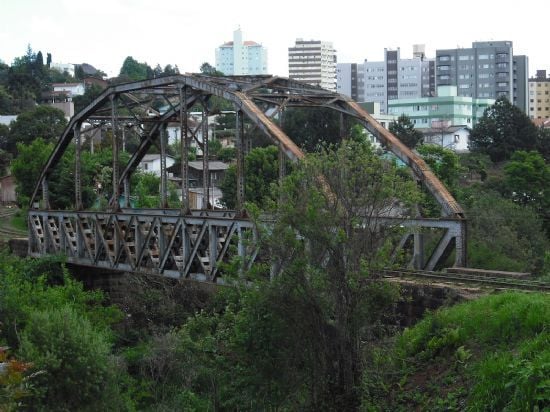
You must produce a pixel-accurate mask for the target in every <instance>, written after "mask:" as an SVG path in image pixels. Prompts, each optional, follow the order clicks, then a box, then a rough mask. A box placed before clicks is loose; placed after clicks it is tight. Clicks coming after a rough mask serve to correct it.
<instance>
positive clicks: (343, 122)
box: [340, 113, 346, 139]
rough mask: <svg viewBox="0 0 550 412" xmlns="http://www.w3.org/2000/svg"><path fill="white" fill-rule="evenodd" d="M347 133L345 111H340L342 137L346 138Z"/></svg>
mask: <svg viewBox="0 0 550 412" xmlns="http://www.w3.org/2000/svg"><path fill="white" fill-rule="evenodd" d="M345 134H346V121H345V119H344V113H340V138H341V139H343V138H345V137H346V136H345Z"/></svg>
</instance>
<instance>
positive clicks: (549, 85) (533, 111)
mask: <svg viewBox="0 0 550 412" xmlns="http://www.w3.org/2000/svg"><path fill="white" fill-rule="evenodd" d="M529 117H530V118H531V119H550V77H547V76H546V70H537V75H536V76H535V77H533V78H530V79H529Z"/></svg>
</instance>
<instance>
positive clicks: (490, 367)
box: [363, 292, 550, 411]
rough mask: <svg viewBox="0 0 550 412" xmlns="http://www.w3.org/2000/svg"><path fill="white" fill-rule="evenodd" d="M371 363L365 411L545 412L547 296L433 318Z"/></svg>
mask: <svg viewBox="0 0 550 412" xmlns="http://www.w3.org/2000/svg"><path fill="white" fill-rule="evenodd" d="M370 361H371V364H372V367H371V368H367V372H366V373H365V377H364V381H363V389H364V394H365V398H364V410H371V408H373V409H372V410H411V409H414V408H417V409H419V410H432V411H436V410H470V411H492V410H494V411H501V410H509V411H523V410H540V411H542V410H550V409H545V408H550V296H549V295H547V294H536V293H532V294H524V293H512V292H510V293H501V294H497V295H492V296H487V297H485V298H481V299H479V300H476V301H473V302H468V303H463V304H460V305H457V306H454V307H452V308H448V309H444V310H440V311H438V312H435V313H432V314H429V315H428V316H427V317H426V318H424V319H423V320H422V321H421V322H419V323H418V324H417V325H416V326H415V327H413V328H410V329H407V330H405V331H404V332H403V333H402V334H401V335H400V336H399V337H398V338H397V339H396V340H395V342H394V343H393V345H392V346H391V347H390V348H389V349H384V348H381V349H379V350H378V351H375V352H373V354H371V355H370Z"/></svg>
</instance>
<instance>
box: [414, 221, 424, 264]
mask: <svg viewBox="0 0 550 412" xmlns="http://www.w3.org/2000/svg"><path fill="white" fill-rule="evenodd" d="M413 267H414V269H419V270H422V269H424V234H423V233H422V228H417V229H415V231H414V233H413Z"/></svg>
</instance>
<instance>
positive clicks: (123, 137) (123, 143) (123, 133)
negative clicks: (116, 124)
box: [122, 125, 126, 152]
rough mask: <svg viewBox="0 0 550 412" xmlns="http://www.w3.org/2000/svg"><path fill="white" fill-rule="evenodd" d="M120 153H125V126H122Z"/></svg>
mask: <svg viewBox="0 0 550 412" xmlns="http://www.w3.org/2000/svg"><path fill="white" fill-rule="evenodd" d="M122 151H123V152H125V151H126V125H122Z"/></svg>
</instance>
